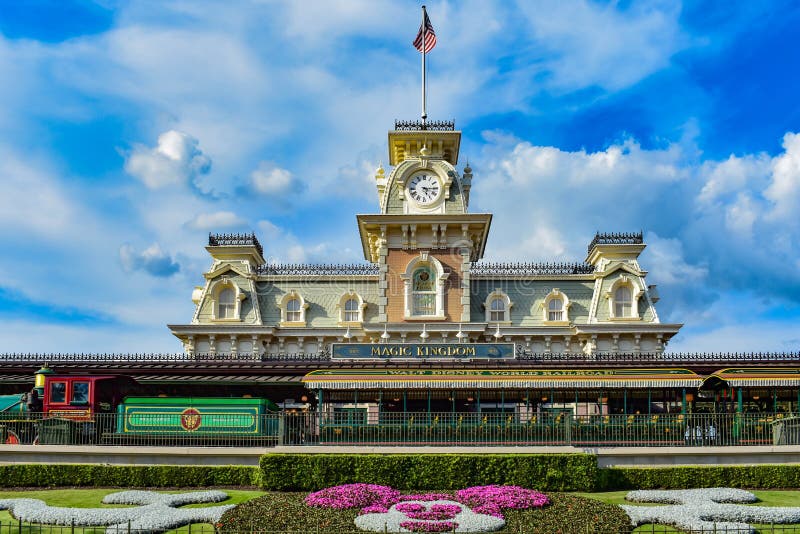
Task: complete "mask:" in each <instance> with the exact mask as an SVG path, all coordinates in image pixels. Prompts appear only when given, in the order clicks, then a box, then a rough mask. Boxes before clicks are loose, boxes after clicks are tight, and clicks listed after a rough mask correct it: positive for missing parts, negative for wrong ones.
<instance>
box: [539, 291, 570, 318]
mask: <svg viewBox="0 0 800 534" xmlns="http://www.w3.org/2000/svg"><path fill="white" fill-rule="evenodd" d="M555 300H560V301H561V319H559V320H555V321H553V320H551V319H550V311H551V310H550V303H551V302H553V301H555ZM570 306H572V302H570V300H569V297H568V296H567V294H566V293H564V292H563V291H561V290H560V289H559V288H557V287H554V288H553V289H552V290H551V291H550V293H548V294H547V296H546V297H545V298H544V301H543V302H542V322H543V323H544V324H545V325H547V326H568V325H569V308H570Z"/></svg>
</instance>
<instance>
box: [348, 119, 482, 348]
mask: <svg viewBox="0 0 800 534" xmlns="http://www.w3.org/2000/svg"><path fill="white" fill-rule="evenodd" d="M460 142H461V132H460V131H457V130H456V129H455V125H454V123H453V122H447V121H433V122H432V121H426V122H411V121H397V122H396V123H395V129H394V130H393V131H390V132H389V164H390V165H391V166H392V170H391V172H390V173H389V174H388V176H387V175H386V171H385V170H384V169H383V168H380V169H378V171H377V172H376V175H375V181H376V186H377V190H378V197H379V205H380V213H378V214H373V215H358V216H357V219H358V227H359V233H360V235H361V243H362V247H363V250H364V256H365V257H366V259H367V260H368V261H370V262H373V263H377V264H378V265H379V273H380V274H379V301H378V321H380V322H383V323H388V324H387V325H386V328H387V330H391V331H392V332H394V333H395V334H399V335H400V336H401V337H403V338H404V337H405V335H404V334H405V332H406V331H407V332H408V333H409V335H416V334H419V332H420V325H419V323H426V324H427V323H431V324H435V323H451V324H452V323H461V322H465V323H466V322H469V321H470V287H469V286H470V267H471V265H472V262H475V261H477V260H479V259H480V258H481V257H482V256H483V251H484V248H485V246H486V238H487V236H488V233H489V226H490V224H491V220H492V216H491V214H488V213H481V214H473V213H469V212H468V206H469V193H470V188H471V185H472V169H470V167H469V166H468V165H467V166H466V167H464V168H463V171H462V172H461V173H459V171H458V169H457V167H456V165H457V164H458V152H459V145H460ZM453 326H454V330H453V334H455V333H456V330H458V325H457V324H454V325H453ZM449 330H450V328H448V327H446V326H445V325H444V324H442V325H440V326H439V327H437V328H436V331H437V332H438V333H441V335H442V337H443V338H444V339H447V336H448V335H449ZM423 331H424V330H423ZM414 332H415V333H416V334H413V333H414ZM451 341H454V340H451Z"/></svg>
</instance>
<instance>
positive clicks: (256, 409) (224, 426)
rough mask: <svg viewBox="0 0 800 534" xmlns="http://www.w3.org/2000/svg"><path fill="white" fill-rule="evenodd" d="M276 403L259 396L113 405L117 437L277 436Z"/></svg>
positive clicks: (149, 399)
mask: <svg viewBox="0 0 800 534" xmlns="http://www.w3.org/2000/svg"><path fill="white" fill-rule="evenodd" d="M278 411H279V408H278V406H277V405H276V404H275V403H273V402H272V401H270V400H268V399H263V398H216V397H126V398H125V400H124V401H123V402H122V404H120V405H119V406H118V407H117V427H116V434H117V435H120V436H149V437H157V436H175V435H186V436H193V437H200V436H209V437H212V436H213V437H224V436H235V437H247V436H251V437H256V438H257V437H265V436H275V437H277V435H278V431H279V428H278V427H279V425H278V417H277V416H276V415H272V414H276V413H277V412H278Z"/></svg>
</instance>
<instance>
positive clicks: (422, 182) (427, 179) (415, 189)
mask: <svg viewBox="0 0 800 534" xmlns="http://www.w3.org/2000/svg"><path fill="white" fill-rule="evenodd" d="M441 193H442V186H441V184H440V183H439V179H438V178H436V177H435V176H433V175H430V174H417V175H416V176H414V177H413V178H411V181H409V182H408V194H409V195H410V196H411V198H413V199H414V200H415V201H416V202H417V204H421V205H426V204H430V203H431V202H433V201H434V200H436V199H437V198H439V195H440V194H441Z"/></svg>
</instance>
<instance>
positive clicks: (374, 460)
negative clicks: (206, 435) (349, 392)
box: [260, 454, 598, 491]
mask: <svg viewBox="0 0 800 534" xmlns="http://www.w3.org/2000/svg"><path fill="white" fill-rule="evenodd" d="M260 466H261V487H262V488H263V489H265V490H275V491H299V490H312V491H313V490H319V489H322V488H326V487H329V486H336V485H339V484H349V483H354V482H366V483H370V484H381V485H385V486H391V487H393V488H397V489H413V490H425V489H460V488H466V487H469V486H479V485H485V484H515V485H518V486H522V487H525V488H535V489H538V490H542V491H592V490H593V489H595V487H596V483H597V478H598V468H597V459H596V457H595V456H594V455H590V454H265V455H264V456H262V457H261V462H260Z"/></svg>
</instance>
